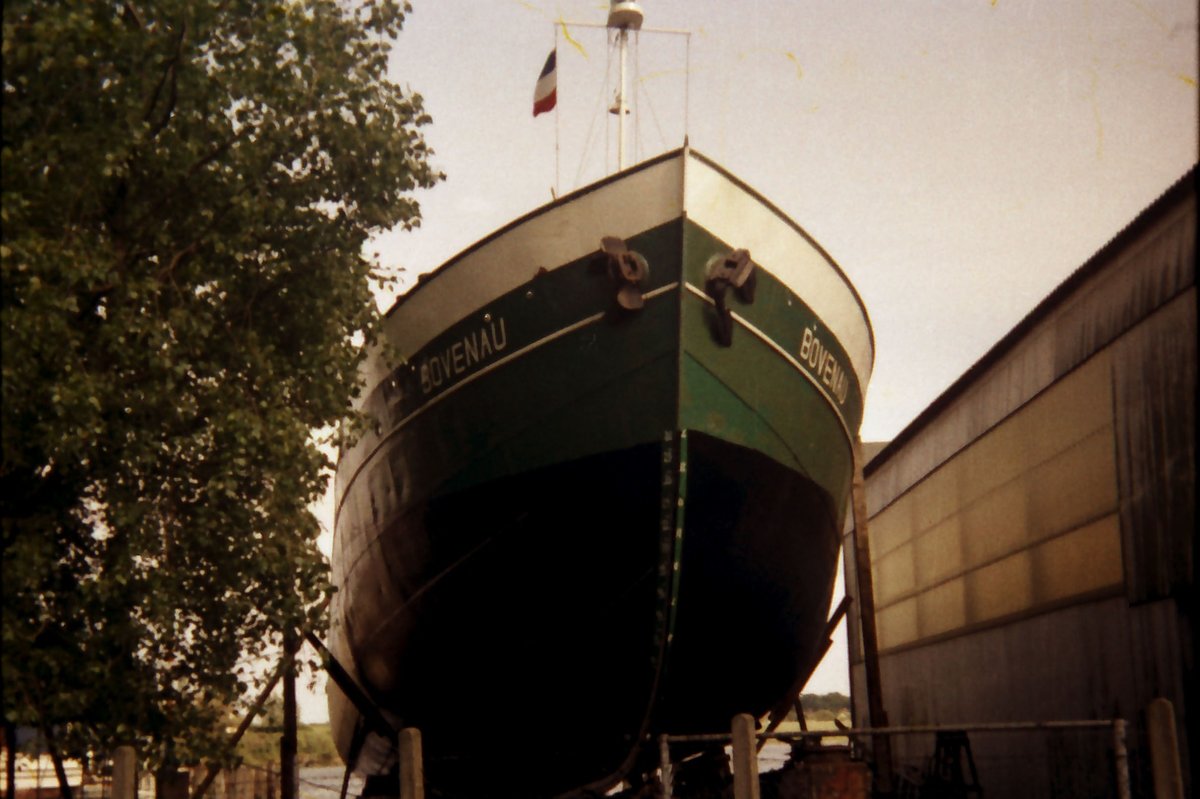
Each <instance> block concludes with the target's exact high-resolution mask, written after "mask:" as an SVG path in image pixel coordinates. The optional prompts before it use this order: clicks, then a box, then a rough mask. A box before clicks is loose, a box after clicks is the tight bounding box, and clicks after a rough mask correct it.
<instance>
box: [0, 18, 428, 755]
mask: <svg viewBox="0 0 1200 799" xmlns="http://www.w3.org/2000/svg"><path fill="white" fill-rule="evenodd" d="M408 10H409V9H408V7H407V4H405V3H398V2H394V0H355V1H354V2H335V1H332V0H329V1H327V0H275V1H272V0H266V1H260V0H256V1H255V2H250V1H249V0H223V1H222V2H216V0H162V1H161V2H155V3H150V2H144V3H143V2H136V3H135V2H111V1H110V2H82V1H79V0H76V1H74V2H70V1H68V2H61V1H60V0H14V1H13V2H6V3H5V6H4V16H3V30H4V43H3V63H4V70H3V82H4V102H3V123H2V124H3V145H2V147H3V149H2V167H3V188H2V194H3V206H2V211H0V216H2V220H0V221H2V223H3V244H2V247H0V256H2V264H3V284H2V290H0V300H2V307H0V320H2V324H3V328H2V331H0V335H2V339H0V340H2V346H3V351H2V355H3V359H2V369H3V375H2V377H3V380H2V385H3V419H2V423H3V429H2V437H3V467H2V471H0V503H2V506H0V512H2V514H3V517H2V518H3V609H4V610H3V642H2V643H3V646H2V650H3V664H2V665H3V675H4V682H3V701H4V713H5V716H6V717H7V718H8V719H9V720H10V721H13V722H16V723H21V724H35V725H38V726H41V727H53V728H55V729H56V730H58V731H59V734H58V739H59V741H60V744H61V745H62V747H63V748H64V749H66V750H68V751H69V752H72V753H81V752H83V751H86V750H87V749H95V750H96V751H101V752H103V751H107V750H108V749H109V748H110V747H112V746H114V745H116V744H120V743H133V744H136V745H138V747H139V749H140V751H141V752H143V754H144V755H146V756H147V758H148V759H149V760H151V761H154V762H163V761H168V760H174V759H178V760H186V759H190V758H193V757H197V756H200V755H208V754H212V753H214V752H218V751H219V749H220V741H221V740H222V739H223V736H224V729H223V726H222V725H221V724H220V723H219V722H220V720H221V718H222V714H224V713H226V712H227V711H228V709H229V708H230V707H233V706H234V705H235V704H236V702H238V701H239V698H240V697H242V696H244V695H245V691H246V688H247V686H248V685H249V684H251V683H252V682H253V677H252V675H253V674H255V673H257V671H256V670H255V669H254V668H253V667H254V665H255V661H256V658H259V657H260V656H262V655H264V654H266V653H269V652H273V651H277V648H278V645H279V640H280V631H281V630H283V629H285V628H287V627H289V626H295V625H298V624H301V623H304V622H305V620H306V616H309V615H312V614H313V609H314V607H316V606H317V605H318V603H319V602H320V601H321V599H322V598H323V597H324V595H325V594H326V593H327V591H328V590H329V580H328V575H327V566H326V564H325V562H324V559H323V557H322V556H321V554H320V552H319V551H318V549H317V547H316V543H315V542H316V538H317V535H318V533H319V529H318V524H317V522H316V520H315V519H314V517H313V516H312V514H311V512H310V511H309V505H310V503H312V502H313V501H314V500H316V499H317V498H318V497H319V496H320V495H321V494H322V492H323V490H324V487H325V483H326V480H327V477H328V474H329V463H328V459H327V458H326V457H325V456H324V455H323V454H322V452H321V451H320V449H318V447H317V439H316V437H315V435H314V433H313V431H314V430H318V429H328V428H329V426H331V425H333V424H334V423H336V422H337V421H338V420H339V419H341V418H344V417H345V416H346V415H347V413H348V403H349V400H350V398H351V396H352V395H353V393H354V391H355V390H356V380H357V368H358V365H359V361H360V359H361V349H362V347H361V345H362V342H363V341H364V340H366V341H370V340H371V339H372V335H373V331H374V329H375V326H376V324H377V322H378V319H377V311H376V306H375V303H374V301H373V298H372V294H371V286H372V281H373V280H377V279H379V277H380V276H379V275H378V274H376V272H375V271H374V268H373V266H372V264H371V262H370V261H368V260H367V259H365V258H364V257H363V255H362V248H363V245H364V242H365V241H366V240H367V238H368V236H370V235H371V234H372V233H373V232H375V231H378V230H381V229H386V228H391V227H394V226H396V225H402V226H404V227H410V226H413V225H416V224H417V223H418V219H419V217H418V207H417V204H416V202H415V200H414V199H413V196H412V194H413V192H414V190H416V189H418V188H422V187H428V186H430V185H432V184H433V183H434V182H435V181H436V180H437V179H438V178H439V177H440V175H438V174H436V173H435V172H434V171H433V170H432V169H431V168H430V166H429V165H428V157H429V155H430V152H429V150H428V148H427V147H426V145H425V143H424V140H423V138H422V136H421V133H420V127H421V126H422V125H424V124H426V123H427V122H428V121H429V120H428V117H427V116H426V115H425V114H424V112H423V110H422V106H421V98H420V97H419V96H418V95H416V94H413V93H411V92H409V91H406V90H403V89H402V88H400V87H398V86H396V85H395V84H393V83H390V82H388V81H387V79H386V77H385V74H386V67H387V59H388V53H389V48H390V47H391V45H392V43H393V41H394V39H395V37H396V36H397V35H398V34H399V31H400V26H401V23H402V21H403V18H404V14H405V13H406V12H408ZM258 671H261V669H259V670H258Z"/></svg>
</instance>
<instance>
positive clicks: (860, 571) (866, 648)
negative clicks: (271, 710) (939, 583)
mask: <svg viewBox="0 0 1200 799" xmlns="http://www.w3.org/2000/svg"><path fill="white" fill-rule="evenodd" d="M850 496H851V506H852V508H853V512H854V570H855V575H856V576H857V580H858V616H859V623H860V625H861V627H862V639H863V662H864V666H865V667H866V672H867V675H866V676H867V712H868V714H869V717H870V719H869V721H870V726H871V727H886V726H888V718H887V712H886V711H885V710H884V708H883V688H882V680H881V679H880V675H879V638H878V635H877V632H876V629H875V586H874V582H873V581H872V578H871V537H870V534H869V533H868V531H867V492H866V483H865V481H864V479H863V454H862V439H860V438H858V437H857V436H855V438H854V479H853V482H852V483H851V485H850ZM871 749H872V754H873V755H874V760H875V779H876V788H877V789H878V790H879V792H880V793H885V794H889V793H891V792H892V742H891V739H890V738H888V736H886V735H876V736H874V738H873V739H872V741H871Z"/></svg>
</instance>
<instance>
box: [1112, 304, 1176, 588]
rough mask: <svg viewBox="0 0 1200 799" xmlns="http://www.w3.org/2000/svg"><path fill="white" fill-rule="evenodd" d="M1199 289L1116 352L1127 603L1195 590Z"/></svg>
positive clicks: (1138, 330) (1122, 343) (1163, 311)
mask: <svg viewBox="0 0 1200 799" xmlns="http://www.w3.org/2000/svg"><path fill="white" fill-rule="evenodd" d="M1195 366H1196V289H1195V287H1193V288H1192V289H1191V291H1188V292H1186V293H1185V294H1183V295H1181V296H1179V297H1178V298H1176V299H1175V300H1174V301H1173V302H1172V303H1170V304H1169V305H1167V306H1166V307H1164V308H1162V309H1161V310H1160V311H1159V312H1158V313H1156V314H1154V315H1153V316H1151V317H1150V318H1149V319H1147V320H1146V321H1144V322H1143V323H1142V324H1140V325H1138V326H1137V327H1135V328H1134V329H1133V330H1131V331H1130V332H1129V333H1128V334H1126V335H1125V336H1123V337H1122V338H1121V340H1120V341H1118V342H1117V344H1116V346H1115V347H1114V348H1113V384H1114V385H1113V388H1114V404H1115V409H1114V410H1115V415H1116V444H1117V447H1116V449H1117V476H1118V481H1119V484H1120V513H1121V532H1122V538H1123V544H1124V552H1125V583H1126V590H1127V591H1128V594H1129V600H1130V601H1131V602H1145V601H1148V600H1153V599H1161V598H1164V597H1168V596H1176V597H1181V598H1182V597H1186V596H1187V595H1188V594H1189V592H1190V591H1191V590H1193V588H1194V586H1195V577H1196V567H1195V550H1194V547H1195V522H1196V368H1195Z"/></svg>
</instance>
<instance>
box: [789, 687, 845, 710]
mask: <svg viewBox="0 0 1200 799" xmlns="http://www.w3.org/2000/svg"><path fill="white" fill-rule="evenodd" d="M800 704H801V705H803V706H804V712H805V714H808V713H812V712H813V711H816V710H832V711H834V712H837V711H839V710H845V711H849V710H850V697H848V696H846V695H845V694H842V693H837V692H834V693H830V694H801V695H800Z"/></svg>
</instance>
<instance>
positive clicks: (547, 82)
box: [533, 50, 558, 116]
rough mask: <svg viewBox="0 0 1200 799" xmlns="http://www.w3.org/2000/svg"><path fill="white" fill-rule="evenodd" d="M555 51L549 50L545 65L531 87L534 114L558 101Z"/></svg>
mask: <svg viewBox="0 0 1200 799" xmlns="http://www.w3.org/2000/svg"><path fill="white" fill-rule="evenodd" d="M555 52H556V51H555V50H551V51H550V55H549V56H548V57H547V58H546V65H545V66H544V67H542V74H540V75H538V80H537V86H535V87H534V89H533V115H534V116H537V115H538V114H541V113H542V112H544V111H549V110H550V109H552V108H554V104H555V103H557V102H558V73H557V72H556V71H555V63H554V54H555Z"/></svg>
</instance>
